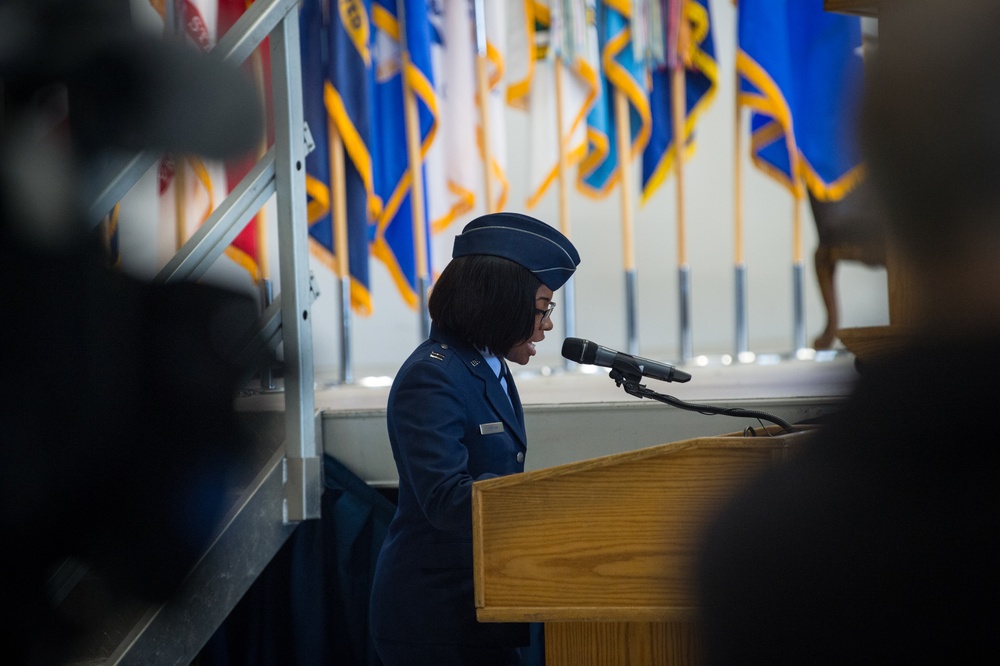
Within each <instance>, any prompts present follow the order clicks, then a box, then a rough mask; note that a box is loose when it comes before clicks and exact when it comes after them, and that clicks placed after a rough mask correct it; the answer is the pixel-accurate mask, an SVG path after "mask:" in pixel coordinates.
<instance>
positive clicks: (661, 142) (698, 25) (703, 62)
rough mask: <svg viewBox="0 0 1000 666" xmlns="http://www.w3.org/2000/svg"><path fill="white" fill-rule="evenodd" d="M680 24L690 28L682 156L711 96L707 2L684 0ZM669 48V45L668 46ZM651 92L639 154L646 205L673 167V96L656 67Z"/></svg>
mask: <svg viewBox="0 0 1000 666" xmlns="http://www.w3.org/2000/svg"><path fill="white" fill-rule="evenodd" d="M683 12H684V13H683V15H682V16H681V20H682V21H686V22H687V25H688V26H690V40H689V42H688V44H686V45H682V48H685V47H686V49H687V50H688V52H687V53H683V54H680V56H681V58H680V59H681V61H682V62H683V63H684V68H685V69H684V81H685V86H684V87H685V105H684V107H685V108H684V112H685V113H684V138H683V145H684V146H685V152H684V155H685V156H686V155H687V153H688V151H690V150H692V149H693V147H694V143H693V141H694V127H695V125H696V124H697V122H698V119H699V118H700V116H701V114H702V112H703V111H704V110H705V109H706V108H707V107H708V105H709V103H710V102H711V101H712V99H713V98H714V96H715V85H716V81H717V79H718V71H717V66H716V62H715V40H714V38H713V37H712V25H711V17H710V15H709V10H708V0H688V1H687V2H685V3H684V6H683ZM668 48H673V45H668ZM650 78H651V79H652V84H653V85H652V90H650V93H649V104H650V115H651V116H652V125H653V127H652V133H651V135H650V137H649V143H648V144H647V145H646V150H644V151H643V153H642V200H643V201H646V200H647V199H648V198H649V197H650V196H652V194H653V192H655V191H656V189H657V188H658V187H659V186H660V185H662V184H663V181H664V180H665V179H666V177H667V174H668V173H669V172H670V169H671V168H672V167H673V165H674V160H675V155H676V153H675V152H674V150H675V144H674V127H673V110H672V107H673V96H672V92H671V81H670V79H671V70H670V69H669V68H668V67H660V68H656V69H654V70H653V72H652V75H651V77H650Z"/></svg>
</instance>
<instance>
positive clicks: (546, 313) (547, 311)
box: [535, 302, 556, 323]
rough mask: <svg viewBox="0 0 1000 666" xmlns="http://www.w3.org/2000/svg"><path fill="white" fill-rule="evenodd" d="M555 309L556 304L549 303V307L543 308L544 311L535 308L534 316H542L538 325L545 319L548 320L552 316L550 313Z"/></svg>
mask: <svg viewBox="0 0 1000 666" xmlns="http://www.w3.org/2000/svg"><path fill="white" fill-rule="evenodd" d="M555 309H556V304H555V303H552V302H550V303H549V307H547V308H545V309H544V310H542V309H541V308H535V314H539V315H542V318H541V320H540V322H539V323H542V322H544V321H545V320H546V319H548V318H549V316H550V315H551V314H552V311H553V310H555Z"/></svg>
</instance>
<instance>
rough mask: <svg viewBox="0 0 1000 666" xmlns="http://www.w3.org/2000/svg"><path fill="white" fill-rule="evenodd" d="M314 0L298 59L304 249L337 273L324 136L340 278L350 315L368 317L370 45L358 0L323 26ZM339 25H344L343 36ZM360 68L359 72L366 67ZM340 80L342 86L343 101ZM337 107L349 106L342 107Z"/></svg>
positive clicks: (304, 12) (309, 1)
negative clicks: (335, 173) (340, 224)
mask: <svg viewBox="0 0 1000 666" xmlns="http://www.w3.org/2000/svg"><path fill="white" fill-rule="evenodd" d="M322 4H323V3H322V0H304V2H303V4H302V7H301V10H300V14H299V24H300V28H301V31H300V34H301V51H302V97H303V100H302V101H303V112H304V116H305V120H306V122H307V123H308V125H309V131H310V133H311V134H312V138H313V141H314V143H315V149H314V150H313V151H312V152H311V153H309V155H307V156H306V195H307V198H308V204H307V215H308V219H309V238H310V249H311V250H312V252H313V255H314V256H316V257H317V258H318V259H320V261H322V262H323V263H325V264H326V265H327V266H329V267H330V269H331V270H333V271H334V272H336V271H337V262H336V258H337V252H338V251H340V248H338V247H337V245H336V235H335V232H334V227H333V215H332V210H333V205H334V202H333V195H332V192H333V190H334V188H333V183H332V173H331V168H330V158H331V155H330V131H329V128H330V127H331V126H332V127H334V128H336V131H337V132H338V133H339V134H340V136H341V138H342V139H343V144H344V147H343V149H342V150H344V152H345V157H346V159H345V160H344V163H345V169H344V170H345V173H344V179H345V183H344V184H345V193H346V204H347V220H346V222H347V245H348V247H347V248H346V249H344V251H346V252H347V253H348V270H349V272H350V279H351V307H352V309H353V310H354V311H355V312H358V313H360V314H365V315H367V314H369V313H370V312H371V308H372V303H371V293H370V290H369V276H368V256H369V237H370V234H369V226H370V225H369V221H373V220H374V219H375V211H377V207H378V203H377V200H376V199H375V197H374V190H373V188H372V187H371V182H372V178H371V159H370V157H368V148H367V144H368V135H369V134H370V130H369V127H370V112H369V111H368V106H369V104H368V99H369V93H368V90H369V89H370V87H371V82H372V81H373V80H374V79H373V75H372V68H371V66H370V63H371V57H370V48H369V42H370V40H369V39H368V38H367V35H370V31H368V30H366V26H367V24H368V10H367V7H366V6H365V3H364V2H363V0H354V1H353V2H345V3H340V4H341V6H342V7H343V8H344V9H345V11H344V12H342V13H341V14H340V15H334V16H331V17H330V21H329V22H327V21H326V20H325V19H324V16H323V11H322ZM344 18H348V19H349V20H350V21H351V23H350V25H351V28H350V29H349V30H347V29H345V24H344V22H343V19H344ZM366 60H367V63H368V64H367V65H366ZM345 79H348V80H349V84H348V85H349V86H350V87H349V88H347V91H348V92H347V93H346V94H345V92H342V91H343V90H344V83H343V81H344V80H345ZM344 100H349V102H348V103H345V101H344Z"/></svg>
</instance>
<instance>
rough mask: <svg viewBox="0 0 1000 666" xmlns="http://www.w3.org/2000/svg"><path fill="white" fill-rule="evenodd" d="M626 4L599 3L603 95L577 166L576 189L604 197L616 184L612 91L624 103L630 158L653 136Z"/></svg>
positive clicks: (642, 69) (621, 0) (591, 115)
mask: <svg viewBox="0 0 1000 666" xmlns="http://www.w3.org/2000/svg"><path fill="white" fill-rule="evenodd" d="M630 12H631V8H630V2H629V1H627V0H604V1H602V2H598V3H597V36H598V46H599V48H600V53H601V77H600V79H601V94H600V98H599V99H598V100H597V102H596V103H595V104H594V106H593V107H592V108H591V111H590V113H589V114H588V115H587V154H586V156H585V157H584V158H583V161H582V162H581V163H580V171H579V176H578V180H577V185H578V187H579V189H580V190H581V191H582V192H583V193H584V194H587V195H589V196H593V197H604V196H607V194H608V193H610V191H611V189H612V188H613V187H614V185H615V183H616V182H617V176H618V146H617V145H616V140H615V114H614V90H615V88H617V89H618V90H621V91H622V92H623V93H624V94H625V96H626V98H627V99H628V102H629V104H628V106H629V136H630V138H631V151H632V156H635V155H638V154H639V153H640V152H641V151H642V150H644V149H645V147H646V144H647V143H648V141H649V136H650V131H651V118H650V112H649V97H648V92H647V90H646V64H645V62H644V61H642V60H637V59H636V56H635V53H634V52H633V49H632V40H631V31H630V20H629V16H630Z"/></svg>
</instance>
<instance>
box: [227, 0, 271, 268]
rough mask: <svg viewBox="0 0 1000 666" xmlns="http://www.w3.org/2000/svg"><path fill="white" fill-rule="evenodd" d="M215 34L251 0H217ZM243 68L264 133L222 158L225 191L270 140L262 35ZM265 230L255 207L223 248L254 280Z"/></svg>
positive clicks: (263, 262) (267, 66) (268, 67)
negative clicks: (257, 99)
mask: <svg viewBox="0 0 1000 666" xmlns="http://www.w3.org/2000/svg"><path fill="white" fill-rule="evenodd" d="M218 3H219V4H218V34H219V35H224V34H226V33H227V32H228V31H229V29H230V28H231V27H232V26H233V24H234V23H236V21H237V20H238V19H239V18H240V16H242V14H243V12H244V11H246V9H247V8H248V7H249V6H250V5H251V4H252V3H253V0H218ZM243 71H244V72H246V73H247V74H248V75H250V76H252V77H253V79H254V80H255V81H256V82H257V88H258V91H259V92H260V95H261V104H262V105H263V106H264V114H263V115H264V117H265V118H267V119H268V122H267V127H268V130H267V135H266V136H265V137H261V145H260V147H259V149H258V150H257V151H256V152H253V153H249V154H247V155H244V156H241V157H237V158H233V159H230V160H227V161H226V162H225V171H226V192H227V193H229V192H232V190H233V189H234V188H235V187H236V186H237V185H239V184H240V181H241V180H243V177H244V176H246V175H247V174H248V173H249V172H250V170H251V169H252V168H253V167H254V165H255V164H256V163H257V161H258V160H259V159H260V158H261V157H262V156H263V155H264V153H266V152H267V148H268V147H269V146H270V145H271V144H273V143H274V127H273V123H272V122H271V119H272V118H273V114H272V113H271V110H270V104H271V63H270V51H269V45H268V40H267V39H264V41H262V42H261V43H260V46H258V47H257V49H256V50H255V51H254V52H253V54H252V55H251V56H250V58H249V59H248V60H247V61H246V62H244V63H243ZM265 233H266V223H265V220H264V212H263V210H261V211H259V212H258V213H257V214H256V215H254V217H253V218H251V219H250V221H249V222H248V223H247V225H246V226H245V227H243V230H242V231H240V233H239V234H238V235H237V236H236V238H234V239H233V241H232V242H231V243H230V244H229V247H227V248H226V256H228V257H229V258H230V259H232V260H233V261H235V262H236V263H237V264H239V265H240V266H242V267H243V268H244V269H246V271H247V272H248V273H250V276H251V277H252V278H253V281H254V283H257V282H260V280H261V279H262V278H266V277H267V275H266V274H265V273H266V252H265V248H266V243H265V241H264V238H265Z"/></svg>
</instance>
